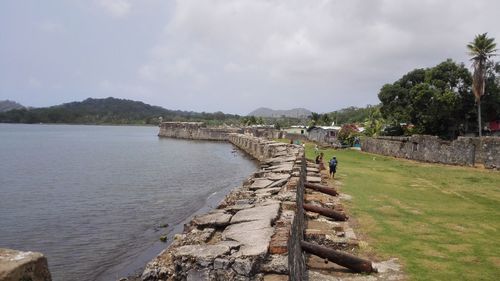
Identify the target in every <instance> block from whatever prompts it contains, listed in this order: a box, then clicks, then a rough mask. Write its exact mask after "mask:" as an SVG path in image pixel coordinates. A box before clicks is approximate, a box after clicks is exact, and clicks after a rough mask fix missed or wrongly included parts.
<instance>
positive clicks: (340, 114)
mask: <svg viewBox="0 0 500 281" xmlns="http://www.w3.org/2000/svg"><path fill="white" fill-rule="evenodd" d="M379 108H380V105H375V106H372V105H367V106H366V107H355V106H350V107H347V108H343V109H340V110H336V111H332V112H329V113H322V114H321V113H316V112H311V115H309V117H308V118H309V122H308V124H309V126H330V125H331V124H332V123H335V124H336V125H342V124H353V123H356V124H362V123H365V122H367V121H368V120H369V119H370V118H371V117H373V114H374V111H378V110H379Z"/></svg>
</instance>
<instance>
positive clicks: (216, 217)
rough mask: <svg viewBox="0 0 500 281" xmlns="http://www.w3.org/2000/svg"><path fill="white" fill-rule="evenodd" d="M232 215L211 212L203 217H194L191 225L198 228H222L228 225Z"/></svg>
mask: <svg viewBox="0 0 500 281" xmlns="http://www.w3.org/2000/svg"><path fill="white" fill-rule="evenodd" d="M231 217H232V215H230V214H226V213H224V212H221V211H218V212H212V213H208V214H205V215H199V216H195V217H194V219H193V223H194V224H195V225H198V226H202V227H206V226H215V227H223V226H226V225H228V224H229V221H230V220H231Z"/></svg>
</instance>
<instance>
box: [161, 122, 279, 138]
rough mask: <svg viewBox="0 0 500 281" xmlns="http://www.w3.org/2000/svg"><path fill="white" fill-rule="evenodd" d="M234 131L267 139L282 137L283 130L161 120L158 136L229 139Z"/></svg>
mask: <svg viewBox="0 0 500 281" xmlns="http://www.w3.org/2000/svg"><path fill="white" fill-rule="evenodd" d="M234 133H238V134H249V135H253V136H255V137H263V138H269V139H278V138H282V137H283V132H280V131H279V130H275V129H273V128H261V127H245V128H236V127H229V126H226V127H207V126H206V125H205V124H204V123H203V122H162V123H161V124H160V132H159V133H158V136H160V137H168V138H178V139H190V140H214V141H229V135H230V134H234Z"/></svg>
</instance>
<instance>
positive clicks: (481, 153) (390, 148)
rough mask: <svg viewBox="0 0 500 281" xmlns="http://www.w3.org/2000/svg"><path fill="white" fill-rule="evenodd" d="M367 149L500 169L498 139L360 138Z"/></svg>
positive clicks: (387, 153) (430, 160) (363, 147)
mask: <svg viewBox="0 0 500 281" xmlns="http://www.w3.org/2000/svg"><path fill="white" fill-rule="evenodd" d="M361 149H362V150H363V151H366V152H370V153H376V154H382V155H387V156H394V157H399V158H406V159H412V160H417V161H424V162H432V163H443V164H452V165H462V166H472V165H474V164H483V165H484V166H485V167H486V168H490V169H498V168H500V138H498V137H482V138H471V137H459V138H458V139H456V140H454V141H444V140H441V139H439V138H438V137H435V136H427V135H414V136H411V137H378V138H367V139H365V140H364V141H362V144H361Z"/></svg>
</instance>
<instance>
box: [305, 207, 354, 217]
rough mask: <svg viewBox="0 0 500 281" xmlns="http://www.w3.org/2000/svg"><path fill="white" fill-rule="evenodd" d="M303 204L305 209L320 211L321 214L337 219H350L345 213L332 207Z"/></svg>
mask: <svg viewBox="0 0 500 281" xmlns="http://www.w3.org/2000/svg"><path fill="white" fill-rule="evenodd" d="M303 206H304V210H306V211H309V212H314V213H318V214H320V215H323V216H326V217H329V218H332V219H335V220H337V221H346V220H347V219H348V217H347V216H346V215H345V214H344V213H341V212H337V211H335V210H332V209H330V208H323V207H318V206H314V205H311V204H303Z"/></svg>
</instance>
